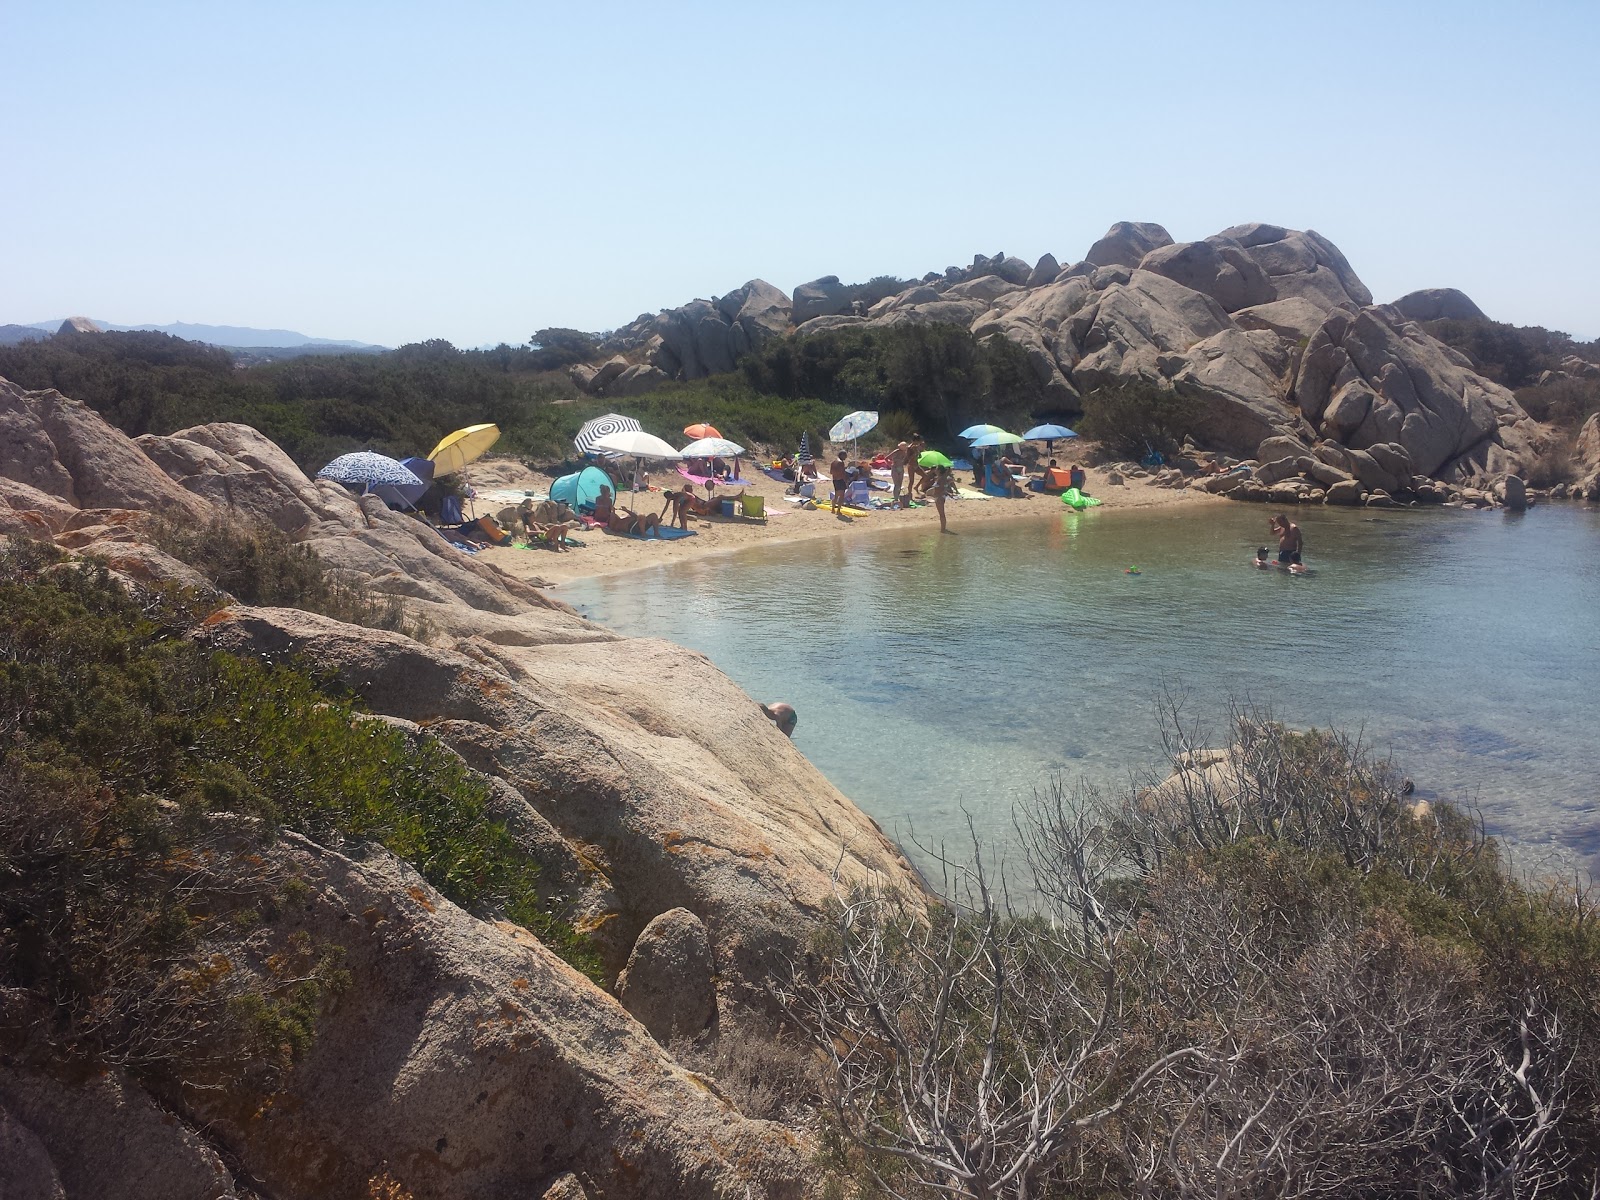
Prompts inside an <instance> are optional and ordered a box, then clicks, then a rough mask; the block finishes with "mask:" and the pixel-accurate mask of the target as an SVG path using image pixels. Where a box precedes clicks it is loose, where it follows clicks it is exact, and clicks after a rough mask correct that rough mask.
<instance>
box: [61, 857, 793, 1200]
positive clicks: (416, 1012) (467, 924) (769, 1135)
mask: <svg viewBox="0 0 1600 1200" xmlns="http://www.w3.org/2000/svg"><path fill="white" fill-rule="evenodd" d="M256 853H258V854H260V855H261V856H262V857H263V858H264V859H265V863H264V869H267V870H269V871H271V872H273V873H274V874H281V875H283V876H285V877H293V878H297V879H299V880H300V881H301V883H302V884H303V885H304V891H303V893H302V894H303V897H304V899H303V900H302V901H301V902H300V903H298V904H297V906H296V909H295V911H294V913H293V915H292V918H291V919H290V920H288V921H287V922H283V923H279V924H276V925H275V926H274V928H273V929H272V931H271V933H270V935H269V937H270V939H271V940H270V941H268V942H267V944H266V945H264V946H262V947H260V948H259V949H257V950H256V953H257V954H270V953H274V952H281V951H282V949H283V948H284V947H285V946H286V945H287V944H288V942H289V940H290V939H292V938H294V937H296V936H297V935H298V936H301V937H306V938H309V939H311V941H312V942H313V943H314V944H316V945H318V946H328V947H333V948H336V951H337V953H338V954H339V957H340V960H341V963H342V965H343V967H344V969H345V970H346V971H348V972H349V975H350V980H351V982H350V985H349V986H348V987H347V988H345V989H344V991H343V992H342V993H341V994H340V996H339V998H338V999H337V1001H336V1002H335V1003H334V1004H333V1005H332V1006H331V1008H330V1009H329V1010H328V1011H327V1012H326V1013H325V1014H324V1015H323V1016H322V1017H321V1018H320V1020H319V1021H318V1025H317V1031H316V1038H315V1040H314V1042H313V1043H312V1045H311V1047H310V1049H309V1050H308V1051H307V1053H306V1054H305V1055H304V1057H303V1058H302V1059H301V1061H300V1062H299V1063H297V1064H296V1067H295V1069H294V1070H293V1071H292V1072H291V1073H290V1074H289V1075H288V1076H287V1078H286V1080H285V1083H284V1086H283V1088H282V1090H281V1091H280V1092H278V1093H277V1094H276V1095H275V1096H274V1097H273V1098H272V1101H271V1103H268V1104H260V1103H258V1102H257V1103H252V1102H249V1100H248V1098H246V1097H238V1096H235V1095H231V1094H229V1093H228V1092H226V1091H194V1092H191V1093H189V1094H188V1097H187V1099H188V1104H189V1106H190V1112H191V1115H192V1117H193V1119H194V1120H195V1121H196V1122H197V1123H198V1124H200V1125H201V1126H203V1127H204V1128H205V1129H206V1131H207V1134H208V1136H209V1137H210V1138H211V1139H212V1140H213V1141H214V1142H215V1143H217V1144H220V1145H222V1146H225V1147H226V1148H227V1150H228V1152H229V1153H230V1154H231V1155H232V1156H233V1157H234V1158H235V1160H236V1161H237V1162H238V1163H239V1164H240V1166H241V1167H242V1168H243V1170H244V1171H245V1172H247V1173H248V1176H249V1177H251V1178H253V1179H255V1180H259V1181H260V1184H261V1185H262V1187H263V1190H264V1192H265V1194H268V1195H272V1196H278V1197H283V1198H285V1200H320V1198H321V1197H325V1196H365V1195H367V1194H368V1192H367V1182H368V1180H370V1179H372V1178H373V1177H374V1176H377V1175H378V1174H379V1173H380V1172H387V1174H388V1175H389V1176H390V1177H391V1178H392V1179H394V1180H395V1181H396V1182H397V1183H398V1184H400V1185H401V1186H402V1187H403V1188H404V1189H405V1191H406V1192H408V1193H409V1194H411V1195H412V1196H414V1197H416V1200H447V1198H454V1197H468V1196H523V1195H539V1194H540V1189H541V1187H542V1186H543V1183H544V1181H546V1180H548V1179H550V1178H551V1177H552V1176H557V1175H559V1174H561V1173H571V1174H573V1175H574V1176H576V1177H577V1178H579V1179H582V1180H585V1181H587V1184H588V1188H589V1189H590V1190H592V1191H593V1193H594V1194H596V1195H606V1196H611V1195H617V1196H661V1197H679V1198H682V1200H697V1198H699V1197H725V1198H727V1200H742V1198H743V1197H744V1196H746V1195H752V1194H753V1195H759V1196H766V1197H771V1198H773V1200H785V1198H791V1197H792V1198H794V1200H799V1197H800V1196H801V1195H802V1194H803V1186H802V1184H801V1183H800V1182H799V1180H800V1178H801V1173H802V1166H803V1162H804V1158H803V1154H802V1148H801V1144H800V1143H799V1141H798V1139H796V1138H795V1137H794V1135H793V1134H791V1133H789V1132H788V1131H787V1130H784V1129H780V1128H778V1127H776V1126H773V1125H769V1124H766V1123H764V1122H759V1121H751V1120H747V1119H745V1118H744V1117H742V1116H740V1115H739V1113H738V1112H736V1111H735V1110H734V1109H733V1108H732V1106H731V1105H729V1104H728V1103H727V1102H726V1101H725V1100H723V1099H721V1098H720V1097H719V1096H717V1095H716V1094H715V1093H714V1092H713V1091H711V1090H710V1089H709V1088H707V1087H706V1086H705V1085H704V1083H702V1082H701V1081H700V1080H699V1079H698V1078H697V1077H695V1076H693V1075H691V1074H690V1073H689V1072H688V1071H686V1070H684V1069H683V1068H682V1067H680V1066H679V1065H678V1064H677V1063H676V1062H674V1061H673V1060H672V1058H671V1057H669V1056H668V1054H667V1053H666V1052H665V1051H664V1050H662V1048H661V1047H660V1046H659V1045H658V1044H657V1043H656V1042H655V1041H654V1040H653V1039H652V1038H651V1036H650V1035H649V1033H648V1032H647V1031H646V1029H645V1028H644V1027H643V1026H642V1025H640V1024H639V1023H638V1022H637V1021H635V1020H634V1019H633V1018H632V1017H631V1016H629V1015H628V1013H627V1012H626V1011H624V1009H623V1008H622V1007H621V1006H620V1005H619V1004H618V1003H617V1002H616V1001H615V1000H614V999H612V998H611V997H610V996H609V995H607V994H606V993H605V992H603V991H602V990H601V989H599V988H598V987H596V986H595V985H594V984H592V983H591V982H589V981H588V980H587V979H585V978H584V977H583V976H581V975H579V974H578V973H577V972H576V971H574V970H572V968H570V967H568V966H567V965H566V964H565V963H563V962H562V961H561V960H560V959H558V958H556V957H555V956H554V955H553V954H551V953H550V952H549V951H548V950H547V949H545V947H544V946H543V945H541V944H540V943H539V942H538V941H537V940H536V939H534V938H533V937H532V936H530V935H529V934H527V933H526V932H525V931H523V930H522V929H520V928H519V927H517V926H515V925H510V924H506V923H491V922H485V921H481V920H478V919H476V918H474V917H472V916H470V915H468V914H467V913H464V912H462V911H461V910H460V909H459V908H457V907H456V906H455V905H453V904H451V903H450V902H449V901H448V900H446V899H445V898H444V897H443V896H441V895H440V894H439V893H438V892H437V891H435V890H434V889H433V888H431V887H430V886H428V884H427V883H426V882H424V881H423V879H422V878H421V877H420V876H418V875H417V874H416V873H415V872H414V871H413V870H412V869H411V868H410V867H408V866H407V865H405V864H404V863H401V862H399V861H398V860H396V859H394V858H393V857H392V856H390V855H389V854H387V853H386V852H384V851H382V850H381V849H372V850H367V851H364V852H363V853H361V854H360V855H359V856H352V855H347V854H343V853H340V852H337V851H335V850H331V849H328V848H326V847H323V846H319V845H316V844H315V843H312V842H310V841H308V840H306V839H304V838H301V837H298V836H296V835H293V834H286V835H282V836H281V837H280V838H278V839H277V840H276V841H274V842H273V843H272V844H271V845H270V846H268V847H263V848H258V849H257V850H256ZM102 1178H111V1179H114V1178H115V1175H111V1176H102ZM90 1194H93V1193H90ZM99 1194H102V1195H104V1194H119V1195H120V1194H123V1193H120V1192H104V1191H103V1192H101V1193H99ZM166 1194H167V1195H169V1196H177V1195H180V1194H182V1193H178V1192H168V1193H166ZM216 1194H217V1195H223V1194H231V1193H220V1192H219V1193H216Z"/></svg>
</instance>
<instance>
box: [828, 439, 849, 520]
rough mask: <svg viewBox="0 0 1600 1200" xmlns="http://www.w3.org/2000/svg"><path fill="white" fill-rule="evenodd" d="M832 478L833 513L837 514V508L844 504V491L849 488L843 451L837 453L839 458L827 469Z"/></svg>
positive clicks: (847, 466) (847, 467)
mask: <svg viewBox="0 0 1600 1200" xmlns="http://www.w3.org/2000/svg"><path fill="white" fill-rule="evenodd" d="M829 474H830V475H832V477H833V511H834V512H835V513H837V512H838V511H839V506H840V505H841V504H843V503H844V493H845V489H846V488H848V487H849V486H850V465H849V464H848V463H847V462H845V458H844V451H843V450H841V451H839V457H838V458H836V459H834V460H833V465H832V466H831V467H830V468H829Z"/></svg>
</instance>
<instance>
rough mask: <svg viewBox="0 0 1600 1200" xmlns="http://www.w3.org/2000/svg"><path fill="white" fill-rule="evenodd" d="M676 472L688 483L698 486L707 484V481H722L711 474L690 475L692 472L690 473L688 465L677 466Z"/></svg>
mask: <svg viewBox="0 0 1600 1200" xmlns="http://www.w3.org/2000/svg"><path fill="white" fill-rule="evenodd" d="M678 474H679V475H682V476H683V477H684V478H685V479H687V480H688V481H689V482H690V483H694V484H698V485H699V486H700V487H705V485H706V484H708V483H721V482H722V480H720V479H718V478H716V477H715V476H713V475H692V474H690V472H689V468H688V467H679V468H678Z"/></svg>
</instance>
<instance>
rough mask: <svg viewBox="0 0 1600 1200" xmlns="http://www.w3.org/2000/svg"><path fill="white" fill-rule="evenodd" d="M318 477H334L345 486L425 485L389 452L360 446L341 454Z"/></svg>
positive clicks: (334, 479) (333, 478)
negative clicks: (376, 452)
mask: <svg viewBox="0 0 1600 1200" xmlns="http://www.w3.org/2000/svg"><path fill="white" fill-rule="evenodd" d="M317 478H318V479H331V480H333V481H334V482H335V483H342V484H344V485H345V487H358V488H363V489H366V488H375V487H419V486H420V487H424V488H425V487H426V486H427V485H426V484H425V483H423V481H422V480H420V479H418V478H417V477H416V475H414V474H413V473H412V472H410V471H408V470H406V469H405V468H404V467H402V466H401V465H400V464H399V463H398V462H397V461H395V460H394V459H392V458H390V457H389V456H388V455H387V454H374V453H373V452H372V451H371V450H357V451H355V452H354V453H353V454H341V455H339V457H338V458H336V459H334V460H333V461H332V462H331V463H329V464H328V465H327V466H325V467H323V468H322V470H320V471H318V472H317Z"/></svg>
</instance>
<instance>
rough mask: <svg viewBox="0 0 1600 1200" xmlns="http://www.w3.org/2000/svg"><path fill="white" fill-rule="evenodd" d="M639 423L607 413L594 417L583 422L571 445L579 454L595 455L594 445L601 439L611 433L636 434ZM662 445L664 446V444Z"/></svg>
mask: <svg viewBox="0 0 1600 1200" xmlns="http://www.w3.org/2000/svg"><path fill="white" fill-rule="evenodd" d="M638 430H639V422H637V421H635V420H634V419H633V418H632V417H624V416H622V415H620V414H619V413H607V414H606V415H605V416H603V417H596V418H595V419H594V420H592V421H585V422H584V423H583V428H582V429H580V430H578V436H577V437H575V438H573V439H572V444H573V445H574V446H576V447H577V448H578V453H579V454H596V453H598V452H599V448H598V447H597V446H596V443H597V442H599V440H600V439H601V438H603V437H609V436H610V435H611V434H613V433H626V432H630V431H631V432H635V433H636V432H638ZM662 445H666V443H665V442H663V443H662Z"/></svg>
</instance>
